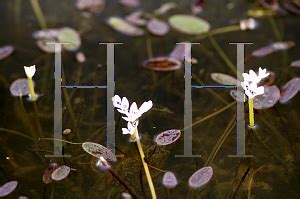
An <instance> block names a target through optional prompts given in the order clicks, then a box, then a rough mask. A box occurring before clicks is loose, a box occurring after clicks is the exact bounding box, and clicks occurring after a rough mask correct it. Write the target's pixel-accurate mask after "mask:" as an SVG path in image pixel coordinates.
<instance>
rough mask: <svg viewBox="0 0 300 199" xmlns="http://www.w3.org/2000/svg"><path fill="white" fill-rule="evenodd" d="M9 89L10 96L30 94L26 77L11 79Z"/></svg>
mask: <svg viewBox="0 0 300 199" xmlns="http://www.w3.org/2000/svg"><path fill="white" fill-rule="evenodd" d="M9 90H10V93H11V94H12V96H15V97H21V96H25V95H28V94H30V91H29V87H28V80H27V79H26V78H20V79H17V80H15V81H13V83H12V84H11V85H10V87H9Z"/></svg>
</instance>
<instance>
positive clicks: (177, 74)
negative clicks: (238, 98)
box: [0, 0, 300, 198]
mask: <svg viewBox="0 0 300 199" xmlns="http://www.w3.org/2000/svg"><path fill="white" fill-rule="evenodd" d="M74 2H75V1H58V0H44V1H40V6H41V8H42V10H43V13H44V15H45V18H46V22H47V26H48V27H49V28H62V27H72V28H73V29H75V30H77V31H78V32H79V33H80V37H81V39H82V45H81V47H80V51H81V52H83V53H84V54H85V56H86V62H84V63H78V62H77V61H76V58H75V53H74V52H67V51H63V53H62V65H63V67H62V71H63V79H62V83H63V84H65V85H72V84H78V85H92V84H95V85H105V84H106V72H107V71H106V48H105V46H100V45H99V44H98V43H99V42H121V43H124V44H123V45H119V46H117V47H116V49H115V73H116V74H115V80H116V82H115V83H116V90H115V94H118V95H120V96H126V97H127V98H128V99H129V101H130V102H133V101H135V102H137V104H138V105H139V106H140V105H141V104H142V102H144V101H148V100H152V101H153V108H152V109H151V110H150V111H149V112H147V113H145V114H144V115H143V117H142V118H141V119H140V121H139V132H140V136H141V142H142V145H143V149H144V152H145V155H146V160H147V162H148V164H149V165H150V172H151V175H152V179H153V183H154V187H155V190H156V193H157V198H300V191H299V186H300V181H299V177H300V173H299V153H300V137H299V131H300V123H299V116H300V109H299V107H300V100H299V95H296V96H295V97H294V98H292V99H291V100H290V101H288V103H286V104H280V103H277V104H276V105H275V106H274V107H272V108H269V109H265V110H256V111H255V122H256V125H257V127H256V129H255V131H252V130H250V129H248V128H246V133H247V135H246V153H247V154H251V155H253V157H251V158H233V157H228V155H234V154H235V153H236V133H235V123H234V120H235V118H236V106H235V103H234V100H233V99H232V98H231V97H230V95H229V91H230V89H228V88H193V89H192V102H193V111H192V113H193V122H195V123H196V124H195V125H193V128H192V129H193V140H192V142H193V154H195V155H201V157H175V155H181V154H183V149H184V136H183V135H181V137H180V138H179V139H178V140H177V141H176V142H174V143H172V144H171V145H167V146H157V145H156V143H155V141H154V140H155V135H157V134H159V133H161V132H163V131H166V130H168V129H183V128H184V119H183V118H184V100H185V93H184V86H185V85H184V70H183V67H181V69H179V70H176V71H170V72H157V71H151V70H149V69H145V68H144V67H143V62H144V61H145V60H147V59H149V58H151V57H159V56H167V55H168V54H169V53H170V52H171V51H172V50H173V49H174V47H175V45H176V42H182V41H189V42H200V43H201V45H194V46H193V48H192V49H193V50H192V56H193V57H194V58H196V59H197V60H198V61H197V63H195V64H193V70H192V72H193V79H192V83H193V84H197V85H200V84H206V85H216V83H215V82H214V81H213V80H212V79H211V76H210V74H211V73H216V72H217V73H225V74H228V75H231V76H235V74H234V73H233V72H232V71H231V70H230V67H228V61H227V63H226V62H225V61H224V55H222V53H220V50H221V51H223V52H224V53H225V56H227V57H228V59H229V60H231V62H232V63H233V64H234V65H235V62H236V46H234V45H229V44H228V43H229V42H252V43H253V45H248V46H247V47H246V49H245V55H246V56H247V55H249V54H250V53H251V52H252V51H254V50H256V49H258V48H261V47H263V46H267V45H269V44H271V43H274V42H278V41H294V43H295V46H294V47H292V48H290V49H288V50H284V51H279V52H275V53H273V54H270V55H268V56H265V57H260V58H255V57H251V56H248V58H247V61H246V64H245V70H246V71H248V70H249V69H254V70H257V69H258V67H262V68H267V69H268V70H270V71H272V72H274V73H275V75H276V79H275V82H274V84H275V85H277V86H278V87H279V88H280V87H281V86H283V85H284V84H285V83H286V82H288V81H289V80H290V79H292V78H295V77H299V74H300V69H299V68H293V67H291V66H290V63H291V62H292V61H295V60H298V59H300V57H299V54H300V48H299V45H300V44H299V42H300V40H299V35H300V28H299V25H300V24H299V22H300V20H299V16H297V15H293V14H287V15H286V16H276V15H275V16H264V17H261V18H257V19H256V20H257V21H258V27H257V28H256V29H255V30H252V31H239V30H237V29H236V25H237V24H238V23H239V21H240V20H241V19H245V18H247V17H248V16H247V11H248V10H250V9H256V8H257V6H258V5H257V4H258V3H257V2H256V1H238V0H228V1H218V0H211V1H205V3H204V4H203V11H202V12H201V13H199V14H198V15H197V16H198V17H201V18H203V19H205V20H207V21H208V22H209V23H210V26H211V30H215V29H218V28H222V27H228V26H231V27H232V26H235V29H234V28H233V29H234V30H232V31H229V32H227V33H220V32H219V33H216V34H215V35H213V36H212V37H210V38H208V37H207V36H206V34H203V35H202V36H201V35H200V36H199V35H196V36H195V35H187V34H184V33H180V32H178V31H176V30H175V29H172V28H171V29H170V32H169V33H168V34H167V35H166V36H154V35H152V34H151V33H149V32H147V31H145V32H146V33H145V35H143V36H140V37H130V36H126V35H124V34H122V33H119V32H117V31H115V30H113V29H112V28H111V27H109V26H108V25H107V23H106V22H107V19H108V18H109V17H111V16H120V17H123V16H125V15H127V14H129V13H131V12H132V11H134V10H137V8H135V9H133V8H126V7H124V6H122V5H120V4H119V3H118V1H116V0H112V1H106V5H105V8H104V10H103V11H102V12H101V13H99V14H89V15H88V14H86V13H85V14H84V13H82V12H81V11H79V10H78V9H77V8H76V7H75V3H74ZM166 2H169V1H165V0H155V1H146V0H142V1H141V5H140V6H139V8H140V9H142V10H143V11H144V12H145V13H146V12H147V13H152V12H153V10H155V9H157V8H159V7H160V6H161V5H162V4H164V3H166ZM172 2H174V3H175V4H176V5H177V6H176V8H174V9H172V10H170V11H169V12H167V13H166V14H163V15H161V16H160V17H159V18H160V19H161V20H163V21H167V20H168V18H169V17H170V16H172V15H174V14H191V10H190V1H183V0H176V1H172ZM199 2H201V1H199ZM87 15H88V16H87ZM144 29H145V28H144ZM36 30H40V27H39V23H38V21H37V19H36V17H35V15H34V12H33V10H32V7H31V4H30V1H22V0H2V1H1V2H0V46H4V45H13V46H14V47H15V51H14V52H13V54H12V55H10V56H9V57H7V58H5V59H3V60H0V82H1V83H0V93H1V98H0V118H1V120H0V185H3V184H5V183H6V182H9V181H18V186H17V188H16V190H14V191H13V192H12V193H11V194H10V195H9V196H8V198H18V197H19V196H27V197H28V198H122V196H121V194H122V193H123V192H125V191H126V190H125V189H124V188H123V186H122V185H121V184H120V183H119V182H118V181H117V180H116V179H115V178H113V177H112V175H111V174H110V173H108V172H103V171H101V170H97V168H95V166H94V165H95V161H96V158H95V157H93V156H91V155H89V154H88V153H86V152H85V151H84V150H83V149H82V147H81V145H80V144H70V143H66V142H64V143H63V152H64V154H68V155H71V157H64V158H61V157H45V155H51V154H53V141H52V140H50V139H48V140H45V139H44V140H43V139H42V140H40V139H39V138H52V137H53V114H54V113H53V109H54V79H53V73H54V54H47V53H44V52H42V51H41V50H40V49H39V48H38V47H37V45H36V40H35V39H34V38H33V37H32V33H33V32H34V31H36ZM221 30H224V29H221ZM216 43H217V44H216ZM216 45H219V47H220V49H218V48H217V46H216ZM222 56H223V57H222ZM31 65H36V67H37V71H36V74H35V76H34V78H33V79H34V81H35V90H36V92H37V93H40V94H42V96H41V97H40V98H39V99H38V100H37V101H36V102H34V103H33V102H29V101H28V100H26V97H23V98H19V97H13V96H11V94H10V91H9V86H10V84H11V83H12V82H13V81H14V80H16V79H18V78H24V77H26V76H25V73H24V69H23V66H31ZM62 95H63V119H62V120H63V124H62V125H63V129H71V132H70V131H69V132H68V133H66V134H63V136H62V138H63V139H64V140H67V141H70V142H75V143H82V142H95V143H99V144H102V145H104V146H106V90H105V89H65V88H64V89H62ZM224 107H227V108H226V109H225V110H223V109H224ZM245 108H246V109H245V118H246V122H248V110H247V104H246V103H245ZM213 113H217V114H213ZM211 114H213V115H211ZM120 116H121V115H120V114H119V113H118V112H117V111H115V118H116V132H115V133H116V148H117V150H116V154H117V155H123V156H122V157H118V158H117V162H114V163H110V164H111V168H112V169H113V170H114V172H115V173H117V174H118V175H119V176H120V177H121V178H122V179H123V180H124V181H125V182H126V183H127V184H128V186H130V187H131V188H132V189H133V190H134V192H135V193H136V195H137V196H138V198H151V195H150V189H149V186H148V183H147V180H146V178H145V174H144V170H143V166H142V163H141V159H140V157H139V153H138V151H137V148H136V147H135V144H134V143H130V142H129V136H128V135H122V128H123V127H126V123H125V122H124V121H122V120H121V117H120ZM207 116H208V118H207V119H205V117H207ZM203 118H204V119H203ZM226 129H230V131H229V133H227V130H226ZM181 134H184V131H182V132H181ZM50 163H58V164H59V165H67V166H68V167H70V168H71V171H70V173H69V175H68V176H67V177H66V178H65V179H63V180H61V181H53V182H51V183H49V184H44V183H43V179H42V175H43V173H44V171H45V170H46V169H47V168H48V167H49V164H50ZM204 166H211V167H212V168H213V171H214V173H213V177H212V179H211V180H210V183H208V184H207V185H205V187H204V188H203V189H201V190H197V189H195V190H193V189H191V188H189V184H188V180H189V177H190V176H191V175H192V174H193V173H194V172H195V171H197V170H198V169H201V168H202V167H204ZM154 167H156V168H158V169H155V168H154ZM166 171H171V172H173V173H174V174H175V176H176V177H177V180H178V185H177V187H176V188H174V189H172V190H168V189H166V188H165V187H164V186H163V184H162V179H163V175H164V173H165V172H166Z"/></svg>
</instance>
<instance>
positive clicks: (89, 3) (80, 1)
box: [75, 0, 105, 13]
mask: <svg viewBox="0 0 300 199" xmlns="http://www.w3.org/2000/svg"><path fill="white" fill-rule="evenodd" d="M75 5H76V8H77V9H78V10H84V11H88V12H92V13H100V12H101V11H102V10H103V9H104V7H105V0H77V1H76V4H75Z"/></svg>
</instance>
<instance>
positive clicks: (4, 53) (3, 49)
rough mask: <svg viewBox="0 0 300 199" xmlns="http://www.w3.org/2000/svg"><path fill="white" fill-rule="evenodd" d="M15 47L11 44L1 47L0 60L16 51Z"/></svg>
mask: <svg viewBox="0 0 300 199" xmlns="http://www.w3.org/2000/svg"><path fill="white" fill-rule="evenodd" d="M14 50H15V48H14V47H13V46H11V45H7V46H2V47H0V60H2V59H5V58H6V57H8V56H9V55H11V54H12V53H13V52H14Z"/></svg>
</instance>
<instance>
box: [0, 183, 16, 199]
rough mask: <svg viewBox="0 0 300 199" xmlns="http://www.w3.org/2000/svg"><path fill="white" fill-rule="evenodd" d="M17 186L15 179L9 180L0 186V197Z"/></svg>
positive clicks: (9, 192)
mask: <svg viewBox="0 0 300 199" xmlns="http://www.w3.org/2000/svg"><path fill="white" fill-rule="evenodd" d="M17 186H18V182H17V181H10V182H7V183H5V184H4V185H2V186H1V187H0V197H4V196H7V195H9V194H11V193H12V192H13V191H14V190H15V189H16V188H17Z"/></svg>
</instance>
